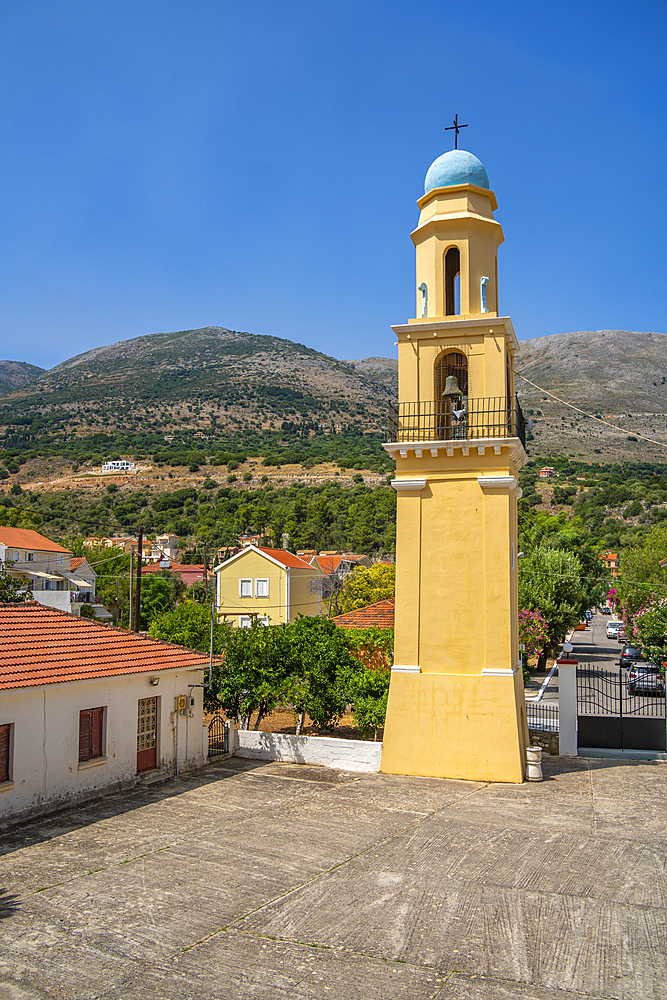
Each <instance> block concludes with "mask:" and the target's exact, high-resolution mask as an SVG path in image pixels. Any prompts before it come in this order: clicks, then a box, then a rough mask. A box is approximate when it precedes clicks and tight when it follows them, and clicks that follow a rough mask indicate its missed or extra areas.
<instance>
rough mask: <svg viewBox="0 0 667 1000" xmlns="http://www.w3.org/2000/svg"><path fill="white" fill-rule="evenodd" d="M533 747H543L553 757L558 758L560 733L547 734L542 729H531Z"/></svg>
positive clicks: (529, 731)
mask: <svg viewBox="0 0 667 1000" xmlns="http://www.w3.org/2000/svg"><path fill="white" fill-rule="evenodd" d="M528 734H529V736H530V745H531V747H542V749H543V750H546V752H547V753H550V754H551V755H552V756H555V757H557V756H558V733H545V732H543V731H542V730H540V729H529V730H528Z"/></svg>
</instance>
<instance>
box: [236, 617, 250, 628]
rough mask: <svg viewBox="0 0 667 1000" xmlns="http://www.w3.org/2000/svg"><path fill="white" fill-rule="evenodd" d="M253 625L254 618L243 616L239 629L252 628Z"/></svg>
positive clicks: (240, 619)
mask: <svg viewBox="0 0 667 1000" xmlns="http://www.w3.org/2000/svg"><path fill="white" fill-rule="evenodd" d="M251 625H252V618H251V617H250V615H241V617H240V618H239V628H250V626H251Z"/></svg>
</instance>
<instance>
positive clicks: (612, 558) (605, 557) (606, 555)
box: [598, 552, 618, 579]
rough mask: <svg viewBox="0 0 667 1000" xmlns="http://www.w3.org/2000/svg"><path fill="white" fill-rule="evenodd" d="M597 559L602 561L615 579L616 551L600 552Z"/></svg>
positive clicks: (616, 574)
mask: <svg viewBox="0 0 667 1000" xmlns="http://www.w3.org/2000/svg"><path fill="white" fill-rule="evenodd" d="M598 559H601V560H602V561H603V562H604V564H605V566H606V567H607V569H608V570H609V571H610V573H611V575H612V577H613V578H614V579H616V577H617V576H618V552H601V553H600V555H599V556H598Z"/></svg>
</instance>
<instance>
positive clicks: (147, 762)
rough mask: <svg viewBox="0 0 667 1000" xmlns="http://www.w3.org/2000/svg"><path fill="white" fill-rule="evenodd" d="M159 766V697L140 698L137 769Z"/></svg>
mask: <svg viewBox="0 0 667 1000" xmlns="http://www.w3.org/2000/svg"><path fill="white" fill-rule="evenodd" d="M156 766H157V698H140V699H139V713H138V719H137V771H150V770H151V768H153V767H156Z"/></svg>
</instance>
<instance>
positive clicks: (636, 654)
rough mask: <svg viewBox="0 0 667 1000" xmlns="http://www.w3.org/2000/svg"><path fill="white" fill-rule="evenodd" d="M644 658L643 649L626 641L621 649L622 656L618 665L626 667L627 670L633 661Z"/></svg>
mask: <svg viewBox="0 0 667 1000" xmlns="http://www.w3.org/2000/svg"><path fill="white" fill-rule="evenodd" d="M643 659H644V656H643V654H642V651H641V649H638V648H637V647H636V646H628V645H627V643H626V645H624V646H623V649H622V650H621V658H620V660H619V661H618V665H619V667H625V669H626V670H629V669H630V667H631V666H632V664H633V663H635V662H636V661H637V660H643Z"/></svg>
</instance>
